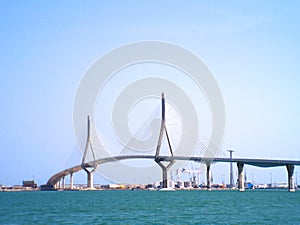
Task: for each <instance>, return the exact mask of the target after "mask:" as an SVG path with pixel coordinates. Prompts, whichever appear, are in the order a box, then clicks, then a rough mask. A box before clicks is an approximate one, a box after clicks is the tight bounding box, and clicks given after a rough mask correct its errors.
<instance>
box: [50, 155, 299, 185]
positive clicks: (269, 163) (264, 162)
mask: <svg viewBox="0 0 300 225" xmlns="http://www.w3.org/2000/svg"><path fill="white" fill-rule="evenodd" d="M126 159H155V156H152V155H120V156H113V157H107V158H102V159H98V160H95V161H92V162H88V163H84V164H82V165H77V166H74V167H71V168H68V169H65V170H63V171H61V172H58V173H57V174H55V175H53V176H52V177H50V179H49V180H48V182H47V185H55V184H57V183H58V182H59V181H60V180H61V179H62V178H64V177H65V176H67V175H70V176H72V175H73V173H76V172H78V171H80V170H82V169H83V168H94V167H95V166H97V165H100V164H104V163H109V162H114V161H120V160H126ZM158 159H159V161H172V160H184V161H195V162H202V163H206V164H207V165H209V166H210V164H211V163H214V162H235V163H238V167H239V165H242V168H241V171H242V169H243V165H244V164H248V165H252V166H258V167H276V166H287V168H288V166H292V167H293V168H294V166H295V165H297V166H299V165H300V161H299V160H276V159H247V158H232V159H230V158H208V157H193V156H192V157H187V156H159V157H158ZM239 170H240V168H239ZM288 172H289V168H288ZM292 173H293V172H292Z"/></svg>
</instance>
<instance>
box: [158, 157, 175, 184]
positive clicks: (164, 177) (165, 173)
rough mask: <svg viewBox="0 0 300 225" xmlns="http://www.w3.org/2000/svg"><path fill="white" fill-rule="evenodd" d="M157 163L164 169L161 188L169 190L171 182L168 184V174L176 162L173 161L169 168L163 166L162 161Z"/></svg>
mask: <svg viewBox="0 0 300 225" xmlns="http://www.w3.org/2000/svg"><path fill="white" fill-rule="evenodd" d="M156 163H157V164H158V165H159V166H160V168H161V169H162V187H160V188H168V187H169V182H168V172H169V169H170V167H171V166H172V165H173V164H174V163H175V161H171V162H170V163H169V164H168V165H167V166H165V165H164V164H162V162H160V161H158V160H157V161H156Z"/></svg>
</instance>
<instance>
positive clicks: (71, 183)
mask: <svg viewBox="0 0 300 225" xmlns="http://www.w3.org/2000/svg"><path fill="white" fill-rule="evenodd" d="M73 186H74V185H73V173H70V189H73Z"/></svg>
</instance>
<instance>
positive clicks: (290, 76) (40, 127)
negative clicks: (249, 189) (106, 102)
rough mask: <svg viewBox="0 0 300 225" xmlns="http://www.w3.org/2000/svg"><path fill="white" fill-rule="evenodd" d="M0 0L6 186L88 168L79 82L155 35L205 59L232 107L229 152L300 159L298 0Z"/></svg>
mask: <svg viewBox="0 0 300 225" xmlns="http://www.w3.org/2000/svg"><path fill="white" fill-rule="evenodd" d="M0 4H1V7H0V35H1V42H0V48H1V53H0V66H1V77H0V79H1V82H0V106H1V110H0V124H1V126H0V140H1V147H0V149H1V150H0V151H1V163H0V170H1V173H0V184H4V185H13V184H21V182H22V180H26V179H35V180H36V181H37V183H38V184H43V183H46V182H47V180H48V178H49V177H50V176H51V175H53V174H54V173H56V172H58V171H60V170H63V169H65V168H67V167H69V166H72V165H75V164H79V163H80V162H81V157H80V153H79V152H78V150H77V147H76V146H77V144H76V143H77V142H76V138H75V135H74V131H73V120H72V119H73V104H74V99H75V95H76V92H77V88H78V87H79V84H80V82H81V79H82V78H83V77H84V74H85V73H86V71H87V70H88V68H89V67H90V66H91V65H92V64H93V63H94V62H95V61H96V60H97V59H98V58H100V57H101V56H103V55H104V54H106V53H107V52H109V51H110V50H112V49H115V48H116V47H119V46H122V45H125V44H128V43H133V42H138V41H147V40H157V41H164V42H169V43H174V44H176V45H179V46H181V47H183V48H185V49H188V50H189V51H191V52H193V53H194V54H196V55H197V56H198V57H199V58H200V59H201V60H202V61H203V62H204V63H205V64H206V65H207V66H208V68H209V69H210V71H211V72H212V74H213V76H214V78H215V80H216V81H217V83H218V85H219V88H220V90H221V92H222V95H223V98H224V103H225V110H226V131H225V137H224V140H223V144H222V146H221V147H220V148H221V149H222V151H223V152H225V154H227V153H226V150H227V149H234V151H235V152H234V157H246V158H270V159H294V160H300V151H299V149H300V144H299V142H298V140H299V134H300V119H299V115H300V107H299V103H298V102H299V101H298V99H299V98H300V91H299V90H298V89H299V86H300V76H299V75H298V73H299V71H300V64H299V58H300V43H299V39H300V29H299V25H298V22H299V21H300V14H299V10H300V3H299V2H298V1H285V2H282V1H263V2H262V1H258V0H257V1H243V2H241V1H163V2H162V1H126V2H125V1H88V2H87V1H86V2H84V1H59V2H55V1H43V2H37V1H26V2H25V1H2V2H1V3H0ZM176 81H177V82H178V80H176V79H175V81H174V82H175V83H176ZM112 82H114V80H112ZM122 82H124V84H127V83H128V82H129V80H126V79H123V80H122ZM178 83H179V84H178V85H180V82H178ZM109 85H111V86H110V88H111V89H114V88H115V87H117V86H114V83H111V84H109ZM116 85H117V84H116ZM185 88H186V89H189V84H187V86H186V87H185ZM115 94H116V93H115ZM194 94H195V93H194ZM191 95H193V93H192V94H191ZM99 128H100V127H99ZM101 132H104V133H105V131H101ZM107 135H108V134H107ZM106 138H109V135H108V137H106ZM213 167H214V168H215V172H214V174H218V175H216V178H215V181H216V182H220V179H221V178H220V177H224V179H225V180H228V176H229V172H228V173H227V172H220V171H224V168H225V170H226V171H227V169H228V168H229V165H227V164H225V165H223V164H220V165H218V164H216V165H214V166H213ZM218 168H219V169H218ZM246 170H247V173H248V174H253V176H254V178H253V179H256V180H257V182H262V183H263V182H265V183H267V182H269V180H270V176H272V179H273V182H275V181H278V182H279V181H286V179H287V178H286V176H287V175H286V169H285V168H275V169H260V168H254V167H246ZM298 170H299V167H296V171H298ZM219 174H220V175H219ZM299 175H300V173H299ZM299 175H298V176H299ZM249 176H250V175H248V177H249ZM81 177H83V178H82V179H81V178H80V179H81V180H80V179H79V178H78V182H85V181H84V180H85V177H84V174H83V175H82V176H81ZM95 179H98V178H95ZM99 182H101V180H100V181H99Z"/></svg>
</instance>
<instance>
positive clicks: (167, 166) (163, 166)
mask: <svg viewBox="0 0 300 225" xmlns="http://www.w3.org/2000/svg"><path fill="white" fill-rule="evenodd" d="M161 105H162V107H161V109H162V116H161V126H160V132H159V138H158V143H157V147H156V153H155V162H156V163H157V164H158V165H159V166H160V168H161V169H162V186H161V188H168V186H169V185H168V184H169V182H168V172H169V169H170V168H171V166H172V165H173V164H174V163H175V160H171V161H170V162H167V163H166V162H165V163H163V162H162V161H163V160H162V159H161V158H160V155H159V154H160V150H161V144H162V140H163V136H164V134H165V135H166V138H167V141H168V147H169V150H170V153H171V156H172V157H173V156H174V155H173V150H172V146H171V142H170V138H169V135H168V131H167V127H166V118H165V95H164V93H162V94H161Z"/></svg>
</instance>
